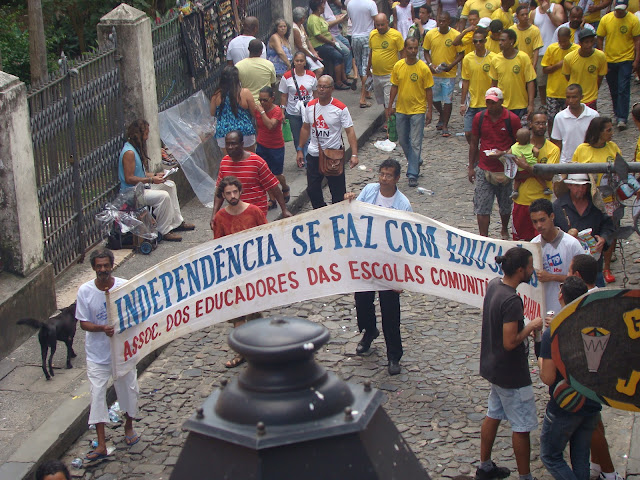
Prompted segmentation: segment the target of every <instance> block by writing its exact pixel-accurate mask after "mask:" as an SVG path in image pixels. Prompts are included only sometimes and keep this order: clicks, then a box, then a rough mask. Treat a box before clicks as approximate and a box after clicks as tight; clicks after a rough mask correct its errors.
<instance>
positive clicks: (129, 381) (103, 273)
mask: <svg viewBox="0 0 640 480" xmlns="http://www.w3.org/2000/svg"><path fill="white" fill-rule="evenodd" d="M89 261H90V262H91V268H93V271H94V272H96V279H95V280H90V281H88V282H87V283H85V284H83V285H82V286H81V287H80V289H79V290H78V300H77V304H76V318H77V319H78V320H80V328H82V330H85V331H86V332H87V339H86V342H85V350H86V352H87V377H88V378H89V383H90V384H91V387H90V390H91V410H90V413H89V425H95V426H96V435H97V437H98V446H97V447H96V448H95V450H93V451H92V452H89V453H88V454H87V455H86V457H85V459H86V460H88V461H92V460H99V459H101V458H105V457H106V456H107V445H106V439H105V433H104V424H105V423H106V422H109V421H110V419H109V411H108V409H107V387H108V384H109V379H110V378H111V374H112V366H111V346H110V342H109V338H110V337H112V336H113V334H114V331H115V329H114V327H113V326H112V325H109V322H108V319H107V302H106V295H105V292H107V291H109V290H111V289H112V288H114V287H119V286H120V285H122V284H124V283H125V282H126V280H124V279H122V278H117V277H114V276H113V275H111V272H112V270H113V261H114V259H113V253H112V252H111V250H108V249H106V248H104V249H103V248H99V249H97V250H94V251H93V252H91V255H90V256H89ZM113 386H114V387H115V389H116V394H117V396H118V402H120V406H121V408H122V410H123V411H124V412H125V417H126V421H125V424H124V441H125V443H126V444H127V445H129V446H131V445H135V444H136V443H138V441H139V440H140V436H139V435H138V434H137V433H136V432H135V430H134V429H133V418H134V417H135V416H136V415H137V413H138V375H137V372H136V369H135V368H132V369H131V370H129V372H128V373H126V374H124V375H122V376H120V377H118V378H116V379H114V381H113Z"/></svg>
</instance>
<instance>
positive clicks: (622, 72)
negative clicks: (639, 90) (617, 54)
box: [607, 60, 633, 122]
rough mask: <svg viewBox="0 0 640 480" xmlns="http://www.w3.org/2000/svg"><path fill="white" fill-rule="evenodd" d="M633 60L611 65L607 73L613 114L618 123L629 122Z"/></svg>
mask: <svg viewBox="0 0 640 480" xmlns="http://www.w3.org/2000/svg"><path fill="white" fill-rule="evenodd" d="M632 67H633V62H632V61H631V60H629V61H626V62H619V63H610V64H609V70H608V72H607V84H608V85H609V92H610V93H611V103H613V112H614V114H615V116H616V118H617V119H618V121H623V122H626V121H627V117H628V116H629V100H630V97H631V69H632Z"/></svg>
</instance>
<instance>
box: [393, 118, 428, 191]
mask: <svg viewBox="0 0 640 480" xmlns="http://www.w3.org/2000/svg"><path fill="white" fill-rule="evenodd" d="M424 116H425V114H424V113H416V114H414V115H405V114H404V113H396V130H397V131H398V141H399V142H400V146H401V147H402V150H403V151H404V155H405V157H407V162H409V166H408V167H407V177H409V178H418V175H419V174H420V162H421V160H420V155H421V153H422V137H423V136H424Z"/></svg>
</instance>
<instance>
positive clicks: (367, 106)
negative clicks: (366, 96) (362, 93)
mask: <svg viewBox="0 0 640 480" xmlns="http://www.w3.org/2000/svg"><path fill="white" fill-rule="evenodd" d="M370 106H371V102H364V103H361V104H360V108H369V107H370Z"/></svg>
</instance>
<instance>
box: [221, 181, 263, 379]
mask: <svg viewBox="0 0 640 480" xmlns="http://www.w3.org/2000/svg"><path fill="white" fill-rule="evenodd" d="M241 195H242V183H241V182H240V180H238V179H237V178H236V177H234V176H231V175H229V176H227V177H224V178H223V179H222V180H220V183H219V184H218V187H217V188H216V198H223V199H224V200H226V201H227V203H228V205H227V206H226V207H225V208H221V209H220V210H218V212H217V213H216V215H215V218H214V221H213V225H214V227H213V238H220V237H224V236H226V235H232V234H234V233H238V232H242V231H243V230H248V229H250V228H253V227H257V226H258V225H264V224H265V223H267V217H266V216H265V214H264V212H263V211H262V210H261V209H260V208H258V207H256V206H255V205H252V204H250V203H247V202H243V201H242V200H240V196H241ZM260 316H261V314H260V313H252V314H249V315H243V316H241V317H237V318H233V319H231V320H229V322H230V323H232V324H233V328H235V327H237V326H239V325H242V324H243V323H246V322H248V321H249V320H254V319H256V318H259V317H260ZM242 363H244V357H243V356H242V355H236V356H235V357H234V358H232V359H231V360H229V361H228V362H226V363H225V364H224V366H225V367H227V368H234V367H237V366H238V365H241V364H242Z"/></svg>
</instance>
